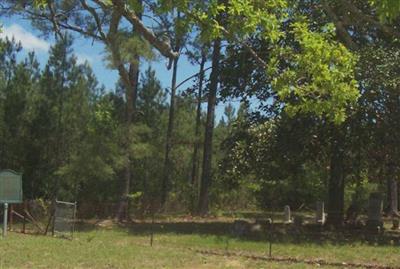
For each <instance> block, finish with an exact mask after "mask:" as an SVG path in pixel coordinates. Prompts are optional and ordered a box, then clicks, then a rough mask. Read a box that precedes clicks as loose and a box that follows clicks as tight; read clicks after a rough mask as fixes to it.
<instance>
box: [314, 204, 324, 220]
mask: <svg viewBox="0 0 400 269" xmlns="http://www.w3.org/2000/svg"><path fill="white" fill-rule="evenodd" d="M315 222H316V223H317V224H321V225H324V224H325V204H324V202H317V205H316V211H315Z"/></svg>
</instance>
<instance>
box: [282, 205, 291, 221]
mask: <svg viewBox="0 0 400 269" xmlns="http://www.w3.org/2000/svg"><path fill="white" fill-rule="evenodd" d="M283 213H284V215H285V219H284V223H292V216H291V214H290V207H289V206H288V205H285V207H284V209H283Z"/></svg>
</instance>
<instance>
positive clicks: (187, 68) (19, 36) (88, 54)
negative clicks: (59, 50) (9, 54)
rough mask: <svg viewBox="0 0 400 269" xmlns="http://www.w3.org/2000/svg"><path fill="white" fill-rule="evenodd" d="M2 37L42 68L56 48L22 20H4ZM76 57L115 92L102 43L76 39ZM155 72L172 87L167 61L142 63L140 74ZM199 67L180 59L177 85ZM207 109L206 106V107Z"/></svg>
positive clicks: (221, 110)
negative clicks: (19, 46) (30, 54)
mask: <svg viewBox="0 0 400 269" xmlns="http://www.w3.org/2000/svg"><path fill="white" fill-rule="evenodd" d="M1 23H2V25H3V27H2V33H0V38H5V37H8V38H12V37H14V38H15V40H16V41H19V42H21V44H22V47H23V53H22V56H24V55H26V54H27V53H28V52H29V51H34V52H35V54H36V56H37V58H38V61H39V62H40V64H41V66H42V67H43V66H44V65H45V64H46V61H47V59H48V55H49V54H48V51H49V48H50V47H51V46H52V44H54V38H53V37H51V36H50V37H44V36H43V35H41V33H40V32H38V31H37V30H36V29H34V28H33V27H32V26H31V24H30V22H29V21H27V20H24V19H22V18H19V17H11V18H3V19H2V21H1ZM73 49H74V54H75V55H76V57H77V61H78V63H84V62H85V61H87V62H88V63H89V64H90V66H91V67H92V69H93V72H94V73H95V74H96V77H97V79H98V81H99V82H100V84H103V85H104V86H105V87H106V89H107V90H110V91H112V90H114V88H115V84H116V82H117V80H118V73H117V71H116V70H112V69H109V68H107V66H106V63H105V61H104V57H105V53H104V46H103V45H102V44H101V43H100V42H93V40H91V39H85V38H83V37H80V36H77V37H76V38H75V40H74V44H73ZM149 65H151V67H152V68H153V69H154V70H155V71H156V74H157V78H158V79H159V80H160V81H161V84H162V86H163V87H164V88H169V87H170V83H171V82H170V81H171V76H172V70H168V69H167V65H168V60H167V59H165V58H162V57H158V59H157V61H152V62H143V63H141V70H146V69H147V68H148V66H149ZM197 72H198V67H197V66H193V65H191V64H190V63H189V61H188V60H187V58H186V57H185V56H183V57H181V58H180V61H179V66H178V74H177V82H178V84H179V83H180V82H181V81H183V80H185V79H186V78H188V77H190V76H192V75H194V74H196V73H197ZM191 83H192V81H188V82H187V83H185V84H184V85H182V87H181V89H178V91H179V90H184V89H186V88H187V87H189V86H191ZM224 107H225V105H224V104H218V105H217V108H216V115H217V117H216V118H217V120H219V119H220V118H221V117H222V116H223V113H224ZM203 109H204V104H203Z"/></svg>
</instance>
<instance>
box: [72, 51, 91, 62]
mask: <svg viewBox="0 0 400 269" xmlns="http://www.w3.org/2000/svg"><path fill="white" fill-rule="evenodd" d="M75 56H76V63H77V64H84V63H85V62H88V63H89V64H91V63H92V62H93V58H92V57H91V56H89V55H87V54H81V53H75Z"/></svg>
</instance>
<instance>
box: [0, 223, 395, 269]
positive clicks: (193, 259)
mask: <svg viewBox="0 0 400 269" xmlns="http://www.w3.org/2000/svg"><path fill="white" fill-rule="evenodd" d="M134 228H135V226H133V227H132V228H131V229H125V228H112V229H93V230H88V231H81V232H77V233H76V234H75V238H74V239H73V240H65V239H60V238H53V237H50V236H47V237H45V236H35V235H24V234H20V233H15V232H11V233H9V234H8V237H7V238H5V239H1V240H0V268H174V269H175V268H289V269H291V268H314V267H315V268H317V267H319V266H317V265H315V266H312V265H306V264H301V263H297V264H287V263H283V264H282V263H274V262H267V261H257V260H250V259H246V258H242V257H224V256H213V255H204V254H199V253H198V252H196V251H194V250H193V249H207V250H220V251H221V252H222V251H224V250H225V249H226V247H227V244H228V250H229V251H241V252H242V253H251V254H255V255H266V251H267V249H268V246H267V243H266V242H254V241H250V240H239V239H232V238H230V237H227V236H216V235H197V234H176V233H170V232H168V233H156V234H155V235H154V244H153V247H150V246H149V240H150V238H149V235H148V234H146V233H141V234H138V233H135V232H134ZM272 254H273V255H274V256H279V257H295V258H300V259H315V258H322V259H325V260H327V261H334V262H360V263H376V264H381V265H392V266H397V265H398V262H399V261H400V248H399V247H395V246H371V245H365V244H361V243H354V244H346V245H335V244H332V243H324V244H317V243H301V244H293V243H292V244H290V243H284V244H283V243H276V244H273V246H272ZM323 268H333V267H325V266H324V267H323Z"/></svg>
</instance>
